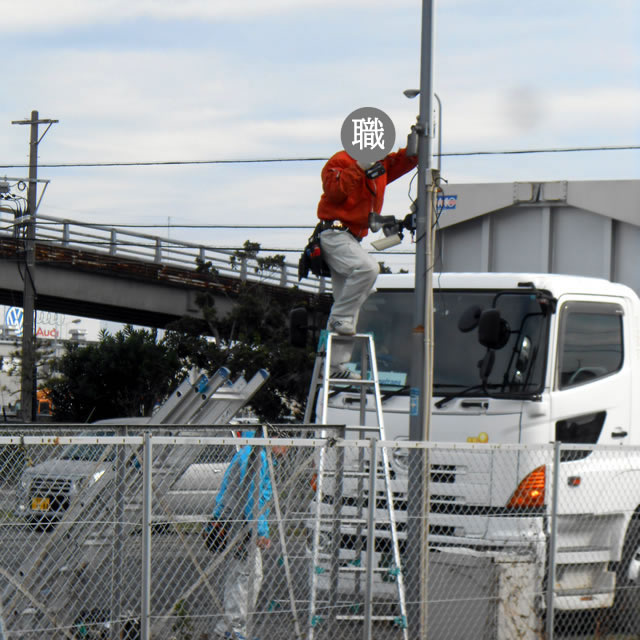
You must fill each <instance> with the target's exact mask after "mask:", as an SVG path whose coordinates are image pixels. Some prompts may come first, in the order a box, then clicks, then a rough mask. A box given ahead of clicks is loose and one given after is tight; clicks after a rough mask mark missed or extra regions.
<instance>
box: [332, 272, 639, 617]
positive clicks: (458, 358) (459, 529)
mask: <svg viewBox="0 0 640 640" xmlns="http://www.w3.org/2000/svg"><path fill="white" fill-rule="evenodd" d="M413 283H414V277H413V275H381V276H380V277H379V279H378V283H377V289H376V291H375V292H374V293H373V294H372V295H371V296H370V297H369V299H368V300H367V301H366V303H365V305H364V306H363V309H362V312H361V314H360V319H359V324H358V332H359V333H365V332H372V333H373V335H374V338H375V345H376V354H377V361H378V367H379V376H380V383H381V388H382V396H383V408H384V421H385V429H386V434H387V439H388V440H398V441H402V440H408V439H409V408H410V387H409V379H408V372H409V367H410V364H411V340H410V336H411V329H412V326H413V316H414V304H415V303H414V295H413ZM433 287H434V293H433V313H434V334H435V335H434V358H433V363H434V371H433V400H432V406H431V422H430V440H431V441H433V442H437V443H441V444H442V446H440V444H439V445H438V447H437V448H435V449H433V450H432V451H431V453H430V458H429V464H430V482H429V495H430V516H429V543H430V545H432V546H443V547H444V546H457V547H466V548H470V549H474V550H486V551H497V550H499V551H504V550H509V549H511V550H514V551H517V550H522V549H525V548H526V549H529V550H530V551H531V552H532V553H534V554H535V556H536V557H537V558H538V561H539V562H540V564H541V566H542V567H544V563H545V559H546V557H547V555H546V553H547V544H548V538H549V518H548V516H549V512H550V493H551V485H550V475H551V473H550V465H551V463H552V462H553V449H552V447H551V446H550V443H556V442H559V443H563V444H567V445H573V447H569V448H568V449H569V450H567V451H563V453H562V459H561V464H560V467H559V478H558V479H559V487H560V492H559V502H558V514H559V520H558V522H559V524H558V542H557V549H558V562H557V569H556V590H555V592H556V599H555V602H556V606H557V607H558V608H560V609H584V608H597V607H608V606H611V605H612V604H613V601H614V595H615V587H616V580H618V582H620V581H625V580H626V581H628V580H632V581H636V582H637V580H638V575H636V574H637V573H638V571H635V572H634V569H633V567H630V566H629V561H628V560H625V558H624V557H623V555H624V554H623V548H629V546H630V545H631V546H634V545H636V546H635V547H634V550H635V548H637V547H638V542H636V540H635V538H638V537H639V536H638V535H637V529H638V528H637V527H634V526H633V522H634V515H635V514H636V513H638V512H639V506H638V505H640V491H639V490H634V489H632V487H633V486H640V458H639V457H638V455H637V454H635V455H632V456H631V455H630V456H626V455H619V454H618V455H609V456H606V455H596V452H595V451H594V450H593V448H591V449H588V448H587V449H584V448H583V449H581V448H580V446H578V445H581V446H584V445H587V446H590V445H609V446H613V447H615V448H616V449H615V451H614V453H616V454H617V453H618V452H623V450H622V449H620V448H621V447H626V446H628V445H631V444H638V443H639V442H640V435H639V434H638V433H637V430H634V428H633V426H632V425H633V422H634V417H635V415H636V413H637V412H638V407H637V402H638V400H637V399H636V395H635V394H634V393H633V389H634V386H635V385H637V383H638V366H639V361H638V355H639V351H638V345H637V344H636V343H637V341H638V335H639V334H638V329H639V327H638V318H639V317H640V301H639V299H638V297H637V295H636V294H635V293H634V292H633V290H631V289H630V288H628V287H626V286H624V285H621V284H615V283H612V282H609V281H606V280H602V279H597V278H587V277H579V276H566V275H556V274H532V273H442V274H437V273H436V274H434V276H433ZM358 363H359V356H358V354H354V357H353V362H352V364H351V366H352V367H353V368H356V369H357V368H358V366H359V365H358ZM359 398H360V395H359V391H357V390H355V391H353V392H351V391H350V390H348V389H346V390H344V391H343V392H342V393H337V394H335V395H333V397H332V398H331V399H330V409H329V417H328V422H329V423H332V424H358V422H359V418H358V411H359V408H360V404H359V402H360V400H359ZM367 411H370V412H373V411H374V406H373V398H372V397H371V396H369V397H368V398H367ZM373 419H375V418H373ZM448 443H450V444H451V445H452V446H451V447H447V444H448ZM460 444H463V445H464V446H463V447H460V446H459V445H460ZM454 445H456V446H454ZM466 445H472V446H466ZM510 445H517V447H514V448H513V449H512V450H509V446H510ZM544 445H546V448H545V447H544ZM527 447H530V448H527ZM407 460H408V457H407V455H406V450H405V452H404V454H403V450H402V449H398V450H395V451H394V452H393V455H392V456H391V464H392V465H393V473H394V477H395V478H396V480H395V488H394V491H397V492H399V493H404V494H406V491H407V472H408V469H407ZM634 483H635V485H634ZM381 513H382V512H381ZM403 517H404V518H406V513H404V514H402V513H400V514H399V517H398V520H399V522H401V521H402V519H403ZM631 538H634V539H633V540H631ZM632 574H633V575H632Z"/></svg>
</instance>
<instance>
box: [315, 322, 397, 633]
mask: <svg viewBox="0 0 640 640" xmlns="http://www.w3.org/2000/svg"><path fill="white" fill-rule="evenodd" d="M344 340H351V341H353V343H354V345H358V344H359V345H360V347H361V348H362V357H361V374H362V379H361V380H351V379H349V380H346V379H343V378H331V375H330V368H331V366H330V365H331V354H332V347H333V344H334V342H337V341H344ZM347 388H350V389H358V390H359V392H360V420H359V422H360V426H347V427H345V431H346V432H355V434H356V437H357V438H359V439H360V438H362V437H363V436H364V435H365V434H367V433H369V434H374V435H376V436H377V438H378V440H385V439H386V434H385V428H384V418H383V412H382V397H381V393H380V378H379V375H378V365H377V361H376V353H375V343H374V339H373V336H372V335H369V334H356V335H354V336H348V337H345V336H340V335H338V334H336V333H329V332H327V331H323V332H322V334H321V336H320V341H319V345H318V353H317V356H316V361H315V364H314V370H313V375H312V381H311V385H310V391H309V399H308V402H307V407H306V412H305V423H308V422H309V421H310V418H311V412H312V410H313V408H314V406H316V404H317V401H316V394H317V393H318V391H320V415H316V422H317V423H318V424H321V425H327V424H328V407H329V396H330V393H331V392H332V391H336V390H346V389H347ZM367 391H370V392H372V393H373V397H374V405H375V416H376V424H375V425H372V426H367V424H366V415H367V411H366V409H367ZM327 436H328V432H327V430H322V431H321V437H327ZM360 451H361V452H362V451H363V450H362V449H360ZM372 451H373V452H374V455H373V460H370V462H369V472H368V473H367V472H366V471H363V465H362V463H363V462H364V457H363V456H362V455H360V456H359V460H360V464H359V468H358V469H357V470H352V469H347V470H345V468H344V449H340V452H339V455H338V459H337V461H336V466H335V470H334V471H331V470H328V469H327V460H326V448H322V449H321V450H320V453H319V458H318V462H317V465H318V467H317V487H316V496H315V508H316V513H315V521H314V531H313V540H312V552H311V553H312V559H311V560H312V567H311V585H310V591H311V593H310V611H309V621H308V622H309V624H308V634H307V638H308V640H313V637H314V632H315V628H316V627H317V626H318V624H319V623H321V621H322V616H320V615H318V612H317V608H318V582H319V575H320V573H322V569H321V567H320V533H321V529H322V524H323V510H322V509H323V507H322V505H323V502H324V490H325V485H326V484H327V481H328V480H331V479H333V491H334V494H333V496H332V501H333V516H332V518H333V520H332V533H331V539H332V546H333V557H332V559H331V568H330V578H329V579H330V597H331V603H330V607H329V612H330V613H333V612H334V611H335V603H336V598H337V593H338V580H339V577H338V573H339V571H350V572H354V573H357V572H360V573H362V572H364V571H366V568H362V567H360V566H351V567H348V568H347V567H340V566H339V565H340V558H339V547H340V543H339V541H340V537H341V531H340V527H341V525H342V524H355V525H357V526H358V527H359V531H363V529H362V527H363V525H365V524H366V523H367V521H366V520H364V521H363V520H362V519H361V518H359V519H357V520H352V521H351V522H349V521H347V520H345V519H344V518H343V517H342V516H341V509H342V502H343V487H342V485H343V482H344V480H345V478H346V477H349V476H350V477H352V478H358V483H359V484H358V493H359V497H358V500H359V503H360V505H361V506H362V504H363V495H362V494H363V491H364V486H363V479H364V477H365V476H370V484H369V496H368V509H371V507H373V513H371V512H370V514H369V518H368V523H369V525H371V524H372V523H373V522H374V518H373V515H374V514H375V509H376V501H377V490H376V489H377V486H378V482H377V481H378V479H381V480H382V481H383V482H384V493H385V498H386V505H387V514H388V522H389V531H390V535H391V547H392V549H391V550H392V560H393V565H394V566H393V567H392V571H391V573H392V575H393V579H394V581H395V584H396V587H397V602H398V606H399V610H400V615H399V616H376V617H375V619H376V620H381V619H384V620H392V621H394V622H395V623H396V624H397V625H398V626H399V627H400V629H401V630H402V635H403V640H408V638H409V635H408V629H407V606H406V597H405V588H404V578H403V575H402V561H401V557H400V544H399V540H398V527H397V522H396V514H395V507H394V503H393V491H392V488H391V468H390V464H389V455H388V450H387V449H386V448H384V447H383V448H382V452H381V453H382V456H381V457H382V474H381V477H380V476H379V469H378V465H377V455H376V449H375V448H373V449H372ZM361 513H362V509H361ZM325 517H326V516H325ZM366 535H367V545H366V546H367V549H366V551H367V561H368V562H371V563H372V562H373V558H374V551H375V546H376V534H375V526H373V527H371V526H369V530H368V531H367V532H366ZM374 571H375V572H376V573H383V572H384V573H389V569H388V568H384V569H381V568H377V569H374ZM369 575H371V574H369ZM355 584H356V585H359V580H355ZM358 589H359V586H358ZM368 590H369V591H370V585H369V589H368ZM366 596H368V602H367V601H365V615H368V617H369V621H370V620H371V619H372V617H373V616H372V608H371V601H372V594H371V593H370V592H369V593H368V594H366ZM338 617H339V618H341V619H345V618H346V619H349V620H358V619H359V620H364V619H365V616H362V615H349V616H338ZM370 632H371V627H370V625H369V627H368V630H367V627H366V626H365V637H370Z"/></svg>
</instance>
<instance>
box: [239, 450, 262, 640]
mask: <svg viewBox="0 0 640 640" xmlns="http://www.w3.org/2000/svg"><path fill="white" fill-rule="evenodd" d="M253 450H254V451H256V447H255V445H254V446H253ZM250 462H251V457H249V460H248V461H247V469H246V471H245V475H246V474H248V473H250V474H253V494H252V497H251V498H250V497H249V495H248V493H247V498H246V499H247V500H251V502H252V508H251V546H250V548H249V557H248V560H247V561H248V562H249V580H248V584H247V587H248V588H247V623H246V624H247V638H253V617H254V615H255V611H254V609H255V603H256V597H257V595H258V594H257V593H256V591H255V580H256V565H257V563H258V561H260V563H262V557H261V552H260V549H259V548H258V517H259V503H260V485H261V484H262V478H261V469H262V450H261V449H258V450H257V453H256V454H255V457H254V459H253V463H252V464H253V466H252V468H249V463H250ZM250 488H251V484H249V483H248V484H247V492H249V490H250ZM242 499H244V498H242ZM259 555H260V560H258V556H259ZM261 566H262V565H261ZM260 571H261V572H262V569H261V570H260Z"/></svg>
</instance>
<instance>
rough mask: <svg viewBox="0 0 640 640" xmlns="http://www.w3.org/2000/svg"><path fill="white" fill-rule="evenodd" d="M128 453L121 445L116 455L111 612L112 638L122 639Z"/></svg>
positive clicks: (124, 434) (122, 429)
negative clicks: (122, 586)
mask: <svg viewBox="0 0 640 640" xmlns="http://www.w3.org/2000/svg"><path fill="white" fill-rule="evenodd" d="M119 432H120V433H119V435H122V436H123V437H124V436H126V435H127V427H122V428H121V429H119ZM126 473H127V465H126V451H125V445H119V446H118V449H117V453H116V505H115V525H114V531H113V535H114V545H113V558H114V563H115V566H114V571H113V584H112V585H111V612H112V617H111V619H112V620H113V627H112V635H111V637H112V638H120V635H121V634H120V630H121V628H122V588H121V585H122V580H123V577H124V552H125V539H124V536H125V530H124V518H125V488H126Z"/></svg>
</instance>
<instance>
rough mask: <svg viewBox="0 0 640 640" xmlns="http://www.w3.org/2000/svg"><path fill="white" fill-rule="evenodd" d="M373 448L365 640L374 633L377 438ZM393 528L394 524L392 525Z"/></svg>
mask: <svg viewBox="0 0 640 640" xmlns="http://www.w3.org/2000/svg"><path fill="white" fill-rule="evenodd" d="M369 442H370V443H371V447H370V448H369V456H370V460H371V464H370V465H369V509H368V512H367V514H368V517H367V532H368V535H367V574H366V575H367V581H366V585H365V599H364V629H363V634H362V637H363V640H371V632H372V622H373V621H372V616H373V606H372V604H373V603H372V601H371V598H372V594H373V562H374V553H375V550H376V523H375V513H376V479H377V475H378V473H377V468H378V449H377V447H376V445H377V442H376V440H375V438H371V439H370V441H369ZM392 526H393V523H392Z"/></svg>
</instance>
